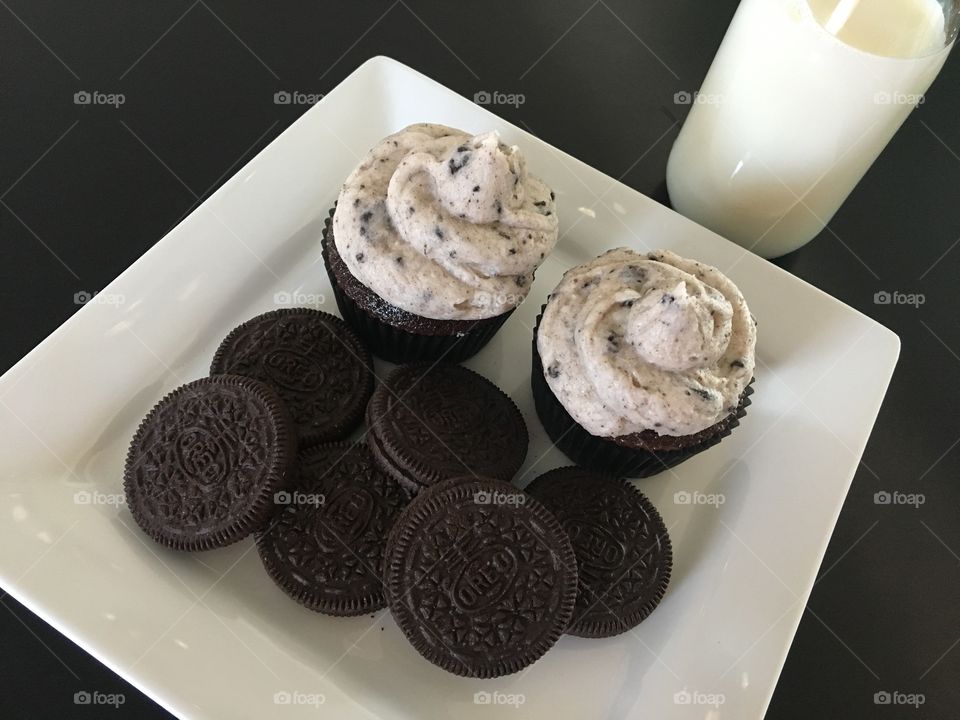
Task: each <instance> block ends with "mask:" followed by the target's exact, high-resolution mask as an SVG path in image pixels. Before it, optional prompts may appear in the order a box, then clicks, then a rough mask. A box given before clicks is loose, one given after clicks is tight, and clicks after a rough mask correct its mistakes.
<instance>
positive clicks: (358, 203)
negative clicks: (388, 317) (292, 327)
mask: <svg viewBox="0 0 960 720" xmlns="http://www.w3.org/2000/svg"><path fill="white" fill-rule="evenodd" d="M333 231H334V232H333V235H334V242H336V246H337V251H338V253H339V254H340V256H341V257H342V258H343V261H344V262H345V263H346V265H347V269H349V270H350V273H351V274H352V275H353V276H354V277H356V278H357V279H358V280H359V281H360V282H362V283H363V284H364V285H366V286H367V287H368V288H370V289H371V290H372V291H373V292H375V293H376V294H377V295H379V296H380V297H382V298H383V299H384V300H386V301H387V302H389V303H391V304H392V305H395V306H397V307H399V308H401V309H403V310H406V311H408V312H411V313H415V314H417V315H420V316H422V317H428V318H435V319H442V320H480V319H483V318H488V317H493V316H496V315H500V314H502V313H505V312H507V311H509V310H511V309H513V308H514V307H516V306H517V305H519V304H520V302H521V301H522V300H523V299H524V298H525V297H526V295H527V292H528V291H529V289H530V284H531V282H532V281H533V273H534V271H535V270H536V269H537V267H538V266H539V265H540V263H541V262H542V261H543V259H544V258H545V257H546V255H547V253H549V252H550V251H551V250H552V249H553V246H554V245H555V244H556V242H557V215H556V207H555V204H554V194H553V193H552V192H551V190H550V188H548V187H547V186H546V185H544V184H543V183H542V182H541V181H540V180H538V179H536V178H535V177H533V176H531V175H529V174H527V169H526V164H525V162H524V158H523V155H521V153H520V151H519V150H518V149H517V148H516V147H515V146H514V147H510V146H507V145H505V144H504V143H502V142H500V139H499V137H498V135H497V134H496V133H495V132H489V133H485V134H483V135H475V136H472V135H470V134H468V133H465V132H463V131H461V130H455V129H453V128H449V127H445V126H443V125H428V124H420V125H411V126H410V127H407V128H405V129H403V130H401V131H400V132H398V133H395V134H393V135H390V136H389V137H387V138H384V139H383V140H381V141H380V143H378V144H377V145H376V147H374V148H373V149H372V150H370V152H369V153H367V155H366V157H365V158H364V159H363V162H361V163H360V165H359V166H358V167H357V168H356V169H355V170H354V171H353V172H352V173H351V174H350V176H349V177H348V178H347V180H346V182H345V183H344V185H343V188H342V189H341V191H340V197H339V200H338V201H337V209H336V212H335V214H334V218H333Z"/></svg>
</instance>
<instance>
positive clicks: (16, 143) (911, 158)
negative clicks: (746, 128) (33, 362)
mask: <svg viewBox="0 0 960 720" xmlns="http://www.w3.org/2000/svg"><path fill="white" fill-rule="evenodd" d="M736 5H737V3H736V2H735V0H709V1H707V0H673V1H672V2H662V1H656V2H654V1H649V2H634V1H632V0H597V1H596V2H593V0H562V1H559V0H536V1H524V2H507V0H492V1H491V2H485V3H462V2H450V1H447V2H440V1H439V0H434V1H433V2H427V1H426V0H397V1H396V2H393V3H392V4H391V3H389V2H372V1H367V2H357V1H352V2H349V3H347V2H344V3H333V2H302V1H301V0H297V1H296V2H292V1H290V2H284V3H278V2H267V1H266V0H263V1H260V2H254V1H253V0H244V1H243V2H238V1H237V0H233V1H232V2H230V1H228V0H196V1H195V2H194V1H193V0H167V1H166V2H147V1H146V0H137V1H133V0H90V1H89V2H69V1H67V0H0V6H2V7H0V57H2V62H0V92H2V102H3V112H2V113H0V157H2V163H0V192H2V195H0V232H2V248H3V250H2V252H3V254H2V262H0V280H2V282H0V293H2V299H3V302H2V303H0V320H2V328H3V338H4V339H3V342H2V343H0V370H5V369H6V368H8V367H10V366H11V365H13V363H15V362H16V361H17V360H18V359H19V358H20V357H22V356H23V355H24V354H26V353H27V352H29V351H30V349H31V348H33V347H34V346H35V345H36V344H37V343H38V342H40V341H41V340H42V339H43V338H44V337H46V336H47V335H48V334H49V333H50V332H51V331H52V330H53V329H54V328H56V327H57V326H58V325H59V324H60V323H62V322H63V321H64V320H66V319H67V318H68V317H69V316H70V315H71V314H73V313H74V312H76V311H77V309H78V305H77V304H75V301H74V295H75V294H76V293H81V292H92V291H96V290H98V289H100V288H102V287H104V286H105V285H106V284H107V283H108V282H110V280H112V279H113V278H114V277H115V276H116V275H117V274H118V273H120V272H121V271H122V270H123V269H124V268H126V267H127V266H128V265H129V264H130V263H131V262H133V261H134V260H135V259H137V258H138V257H139V256H140V255H141V254H143V252H144V251H145V250H147V249H148V248H149V247H150V246H151V245H152V244H153V243H155V242H157V241H158V240H159V239H160V238H161V237H163V235H164V234H165V233H166V232H167V230H169V229H170V227H171V226H172V225H174V224H175V223H177V222H178V221H179V220H180V219H181V218H182V217H183V216H185V215H186V214H187V213H189V212H190V211H191V209H193V208H194V207H195V206H196V205H197V204H198V203H199V202H200V201H201V200H203V198H205V197H206V196H207V195H209V194H210V192H212V191H213V190H214V189H215V188H217V187H218V186H219V185H220V184H221V183H222V182H223V181H224V180H225V179H226V178H228V177H230V176H231V175H232V174H233V173H234V172H235V171H236V170H237V169H238V168H239V167H241V166H242V164H243V163H244V162H246V161H247V160H248V159H250V158H251V157H253V155H255V154H256V153H257V152H258V151H259V150H261V149H262V148H264V147H265V146H266V145H267V144H268V143H269V142H270V141H271V140H273V139H274V138H275V137H276V136H277V135H279V134H280V132H282V131H283V130H284V128H286V127H287V126H288V125H289V124H290V123H292V122H293V121H294V120H295V119H296V118H297V116H298V115H299V114H300V113H301V112H302V111H303V107H302V106H293V105H278V104H275V103H274V101H273V97H274V93H275V92H278V91H298V92H302V93H324V92H327V91H329V90H330V89H331V88H333V87H334V86H335V85H336V84H337V83H339V82H340V81H341V80H342V79H343V78H344V77H346V75H347V74H348V73H350V72H351V71H352V70H353V69H354V68H356V67H357V66H358V65H359V64H360V63H362V62H363V61H364V60H366V59H367V58H369V57H371V56H373V55H379V54H385V55H389V56H392V57H394V58H396V59H398V60H401V61H402V62H405V63H407V64H409V65H411V66H413V67H414V68H416V69H418V70H420V71H422V72H424V73H426V74H427V75H429V76H430V77H432V78H435V79H436V80H438V81H439V82H441V83H443V84H444V85H447V86H448V87H451V88H453V89H454V90H456V91H457V92H459V93H461V94H463V95H465V96H467V97H471V98H472V97H473V96H474V94H475V93H477V92H479V91H483V90H487V91H494V90H497V91H501V92H505V93H522V94H523V95H524V96H525V102H524V104H522V105H520V106H519V107H516V108H514V107H510V106H499V107H498V108H496V110H497V112H498V113H500V114H502V115H503V116H504V117H505V118H506V119H508V120H510V121H511V122H514V123H517V124H523V125H526V126H528V127H529V128H530V129H531V130H532V131H533V132H534V133H536V134H537V135H538V136H539V137H541V138H543V139H544V140H546V141H547V142H550V143H552V144H554V145H556V146H557V147H559V148H561V149H563V150H565V151H567V152H569V153H571V154H572V155H574V156H576V157H578V158H580V159H582V160H584V161H585V162H587V163H588V164H590V165H593V166H594V167H596V168H598V169H600V170H601V171H603V172H605V173H608V174H609V175H611V176H614V177H620V176H621V175H623V174H624V172H625V171H627V169H628V168H629V171H627V172H626V174H625V175H623V178H622V179H623V181H624V182H626V183H627V184H629V185H630V186H632V187H634V188H636V189H637V190H639V191H641V192H644V193H647V194H649V195H652V196H653V197H655V198H657V199H660V200H662V201H666V197H665V191H664V169H665V166H666V162H667V155H668V153H669V150H670V146H671V144H672V142H673V140H674V138H675V137H676V134H677V130H678V127H679V125H678V122H682V119H683V116H684V115H685V113H686V110H687V109H688V106H684V105H682V104H681V105H678V104H676V103H675V102H674V94H675V93H677V92H679V91H691V90H695V89H696V88H697V87H698V86H699V84H700V81H701V80H702V78H703V76H704V74H705V73H706V71H707V67H708V65H709V63H710V60H711V58H712V57H713V54H714V52H715V51H716V48H717V46H718V45H719V43H720V40H721V38H722V36H723V33H724V30H725V29H726V26H727V24H728V22H729V20H730V18H731V16H732V15H733V12H734V10H735V8H736ZM79 91H87V92H93V91H98V92H101V93H105V94H110V93H122V94H123V96H124V102H123V104H122V105H120V106H119V107H118V108H115V107H111V106H104V105H93V104H91V105H81V104H75V103H74V94H75V93H77V92H79ZM958 91H960V61H958V60H956V59H952V60H951V61H950V62H948V64H947V66H946V69H945V70H944V72H943V73H942V75H941V77H940V78H939V79H938V80H937V82H936V84H935V85H934V87H933V88H932V90H931V91H930V93H929V99H928V100H927V101H926V102H925V103H924V104H923V105H922V106H920V108H919V109H918V110H917V111H916V112H914V113H913V115H912V116H911V117H910V118H909V119H908V121H907V122H906V124H905V125H904V127H903V128H902V129H901V130H900V132H899V133H898V135H897V136H896V138H895V139H894V140H893V142H892V143H891V145H890V146H889V147H888V148H887V150H886V151H885V152H884V154H883V156H882V157H881V158H880V160H879V161H878V162H877V163H876V164H875V165H874V167H873V169H872V170H870V172H869V173H868V174H867V176H866V178H865V179H864V180H863V181H862V182H861V183H860V185H859V187H858V188H857V189H856V190H855V191H854V193H853V194H852V195H851V197H850V199H849V200H848V201H847V203H846V205H845V206H844V207H843V209H842V210H841V211H840V212H839V214H838V215H837V216H836V217H835V218H834V220H833V221H832V222H831V224H830V231H829V232H824V233H823V234H822V235H821V236H820V237H819V238H817V239H816V240H815V241H814V242H812V243H811V244H810V245H808V246H807V247H805V248H803V249H802V250H800V251H799V252H797V253H795V254H794V255H793V256H792V257H788V258H786V259H784V260H782V261H780V262H781V264H782V265H783V266H784V267H786V268H787V269H789V270H790V271H791V272H793V273H795V274H796V275H798V276H799V277H801V278H803V279H805V280H807V281H809V282H811V283H813V284H814V285H816V286H817V287H819V288H822V289H823V290H825V291H826V292H828V293H830V294H831V295H833V296H835V297H837V298H839V299H840V300H842V301H843V302H845V303H847V304H849V305H851V306H853V307H855V308H857V309H859V310H861V311H862V312H864V313H866V314H868V315H870V316H871V317H873V318H876V319H877V320H879V321H880V322H882V323H883V324H884V325H886V326H887V327H889V328H892V329H893V330H894V331H895V332H896V333H897V334H898V335H899V336H900V338H901V339H902V341H903V350H902V354H901V357H900V363H899V366H898V368H897V371H896V373H895V375H894V377H893V382H892V385H891V386H890V390H889V392H888V394H887V398H886V401H885V402H884V405H883V408H882V409H881V411H880V416H879V419H878V420H877V424H876V427H875V429H874V431H873V436H872V438H871V440H870V442H869V444H868V446H867V450H866V454H865V455H864V459H863V462H862V463H861V467H860V470H859V472H858V473H857V476H856V479H855V480H854V482H853V487H852V489H851V491H850V494H849V497H848V498H847V501H846V504H845V506H844V508H843V513H842V514H841V516H840V521H839V523H838V525H837V528H836V531H835V532H834V535H833V540H832V542H831V543H830V547H829V550H828V551H827V555H826V558H825V560H824V564H823V567H822V569H821V572H820V579H819V580H818V582H817V584H816V586H815V587H814V590H813V595H812V597H811V599H810V603H809V606H808V608H807V611H806V612H805V613H804V616H803V620H802V623H801V625H800V629H799V632H798V633H797V636H796V640H795V641H794V644H793V648H792V650H791V651H790V655H789V657H788V659H787V663H786V667H785V668H784V671H783V675H782V676H781V678H780V682H779V685H778V686H777V690H776V694H775V695H774V698H773V703H772V706H771V708H770V711H769V713H768V717H769V718H771V720H774V719H775V720H786V719H788V718H804V719H805V720H806V719H807V718H811V717H813V718H841V717H842V718H886V717H890V718H895V717H909V718H952V717H955V709H956V708H957V707H958V706H960V685H958V683H957V682H956V679H957V677H958V676H960V647H957V646H958V644H960V613H958V611H957V602H956V598H958V597H960V568H958V566H960V523H958V522H957V515H958V508H960V503H958V499H960V492H958V487H957V480H958V477H960V448H958V447H957V445H958V442H960V437H958V435H960V420H958V418H960V414H958V408H960V402H958V401H960V324H958V322H957V313H956V308H957V305H956V303H958V300H960V289H958V283H957V278H958V275H960V250H957V249H956V246H957V245H958V241H960V203H958V202H957V193H958V190H957V188H958V187H960V125H958V122H957V118H958V117H960V92H958ZM427 115H429V113H428V112H427ZM424 119H429V117H426V116H425V118H424ZM638 158H640V159H639V160H638ZM317 162H323V158H317ZM895 290H896V291H901V292H906V293H922V294H923V295H924V296H925V303H924V304H923V305H922V306H920V307H919V308H914V307H911V306H907V305H878V304H875V303H874V294H875V293H877V292H880V291H890V292H892V291H895ZM769 481H770V482H777V478H775V477H772V478H769ZM0 482H2V480H0ZM882 490H888V491H892V490H898V491H902V492H912V493H922V494H923V496H924V499H925V502H924V504H923V505H921V506H920V507H918V508H913V507H905V506H891V505H878V504H876V503H875V502H874V494H875V493H876V492H878V491H882ZM3 521H8V520H3ZM64 592H70V589H69V588H64ZM0 602H2V604H3V606H4V609H3V610H0V637H2V639H3V646H2V649H0V717H4V718H14V717H16V718H20V717H23V718H58V717H81V718H82V717H91V718H92V717H110V718H114V717H115V718H121V717H131V718H162V717H169V715H168V714H167V713H165V712H164V711H163V710H161V709H160V708H159V707H157V706H156V705H154V704H153V703H152V702H151V701H149V700H148V699H147V698H145V697H144V696H143V695H141V694H140V693H139V692H138V691H137V690H135V689H134V688H132V687H131V686H129V685H128V684H127V683H125V682H124V681H123V680H121V679H120V678H119V677H117V676H115V675H114V674H113V673H111V672H110V671H109V670H107V669H106V668H105V667H104V666H102V665H101V664H100V663H99V662H97V661H96V660H95V659H93V658H92V657H90V656H89V655H87V654H86V653H85V652H83V651H82V650H80V649H79V648H77V647H76V646H75V645H73V644H72V643H71V642H70V641H68V640H66V639H65V638H64V637H62V636H61V635H59V634H58V633H57V632H56V631H54V630H53V629H52V628H50V627H49V626H48V625H46V624H45V623H44V622H42V621H41V620H40V619H38V618H37V617H35V616H34V615H33V614H31V613H30V612H28V611H26V610H25V609H24V608H23V607H21V606H20V605H18V604H17V603H16V602H15V601H14V600H13V599H12V598H10V597H9V596H5V595H4V596H3V599H2V601H0ZM198 682H202V679H198ZM94 690H97V691H99V692H103V693H116V692H119V693H123V694H124V696H125V700H126V702H125V703H124V705H123V706H122V707H121V708H120V709H119V710H113V709H110V708H103V707H99V708H93V707H86V706H82V705H76V704H74V693H76V692H80V691H94ZM894 691H899V692H903V693H922V694H923V695H924V697H925V704H924V705H923V706H922V707H921V709H920V710H919V711H917V710H914V709H912V708H904V707H886V706H877V705H876V704H875V703H874V695H875V693H878V692H894Z"/></svg>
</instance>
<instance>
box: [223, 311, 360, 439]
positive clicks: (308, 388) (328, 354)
mask: <svg viewBox="0 0 960 720" xmlns="http://www.w3.org/2000/svg"><path fill="white" fill-rule="evenodd" d="M372 368H373V361H372V360H371V358H370V353H369V351H368V350H367V349H366V347H364V345H363V343H361V342H360V340H359V339H358V338H357V336H356V335H354V333H353V331H351V330H350V328H349V327H347V325H346V323H344V322H343V321H342V320H341V319H340V318H338V317H335V316H333V315H330V314H329V313H325V312H321V311H319V310H313V309H310V308H284V309H282V310H274V311H272V312H268V313H264V314H263V315H258V316H257V317H255V318H253V319H251V320H248V321H247V322H245V323H243V324H242V325H240V326H239V327H237V328H235V329H234V330H233V331H232V332H230V334H229V335H227V337H226V338H225V339H224V341H223V342H222V343H220V347H219V348H217V352H216V354H215V355H214V357H213V362H212V363H211V365H210V374H211V375H219V374H221V373H231V374H235V375H245V376H247V377H252V378H256V379H257V380H261V381H263V382H265V383H267V384H269V385H270V386H272V387H273V388H274V389H275V390H276V391H277V394H279V395H280V397H281V398H282V399H283V401H284V402H285V403H286V405H287V407H288V408H289V410H290V414H291V415H292V416H293V420H294V422H295V423H296V426H297V434H298V436H299V439H300V445H301V447H307V446H310V445H315V444H317V443H320V442H327V441H330V440H339V439H342V438H345V437H346V436H347V435H349V434H350V433H351V432H352V431H353V429H354V428H356V427H357V425H359V424H360V421H361V419H362V418H363V410H364V408H365V407H366V404H367V400H369V399H370V393H372V392H373V371H372Z"/></svg>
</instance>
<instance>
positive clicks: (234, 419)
mask: <svg viewBox="0 0 960 720" xmlns="http://www.w3.org/2000/svg"><path fill="white" fill-rule="evenodd" d="M295 453H296V434H295V430H294V426H293V422H292V421H291V419H290V416H289V415H288V413H287V410H286V407H285V406H284V405H283V403H282V402H281V400H280V398H279V397H277V394H276V393H275V392H274V391H273V390H272V389H271V388H270V387H269V386H267V385H265V384H264V383H261V382H258V381H257V380H253V379H251V378H245V377H239V376H236V375H218V376H216V377H211V378H203V379H201V380H195V381H194V382H191V383H187V384H186V385H183V386H181V387H179V388H177V389H176V390H174V391H173V392H171V393H170V394H169V395H167V396H166V397H164V398H163V399H162V400H161V401H160V402H159V403H157V405H156V406H154V408H153V409H152V410H151V411H150V412H149V414H148V415H147V416H146V418H144V420H143V422H142V423H141V424H140V427H139V429H138V430H137V432H136V434H135V435H134V438H133V441H132V442H131V443H130V450H129V452H128V453H127V461H126V466H125V468H124V480H123V485H124V491H125V493H126V499H127V506H128V507H129V508H130V512H131V514H132V515H133V519H134V520H135V521H136V523H137V525H139V526H140V527H141V528H142V529H143V531H144V532H145V533H146V534H147V535H149V536H150V537H151V538H153V539H154V540H156V541H157V542H158V543H160V544H162V545H166V546H167V547H170V548H173V549H175V550H209V549H212V548H216V547H222V546H224V545H229V544H230V543H232V542H236V541H237V540H240V539H241V538H244V537H246V536H247V535H249V534H250V533H251V532H253V531H254V530H257V529H258V528H259V527H260V526H261V525H262V524H263V523H264V522H265V521H266V520H267V519H268V518H269V516H270V514H271V513H272V511H273V502H272V501H273V495H274V493H275V492H277V491H278V490H279V489H280V488H281V487H283V485H284V484H285V483H286V482H287V480H288V477H289V473H290V470H291V466H292V463H293V460H294V455H295Z"/></svg>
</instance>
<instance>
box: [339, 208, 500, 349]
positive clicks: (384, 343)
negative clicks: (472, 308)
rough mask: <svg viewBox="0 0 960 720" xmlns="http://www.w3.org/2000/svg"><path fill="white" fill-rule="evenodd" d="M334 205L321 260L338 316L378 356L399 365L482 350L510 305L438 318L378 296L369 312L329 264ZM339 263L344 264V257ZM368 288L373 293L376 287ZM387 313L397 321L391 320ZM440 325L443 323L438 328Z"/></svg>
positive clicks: (495, 331) (358, 282)
mask: <svg viewBox="0 0 960 720" xmlns="http://www.w3.org/2000/svg"><path fill="white" fill-rule="evenodd" d="M335 209H336V208H334V209H331V210H330V215H329V216H328V217H327V219H326V222H325V224H324V228H323V238H322V241H321V251H322V255H323V264H324V267H326V269H327V275H328V276H329V278H330V284H331V286H332V287H333V296H334V298H336V301H337V308H339V310H340V315H341V316H343V319H344V320H345V321H346V323H347V324H348V325H349V326H350V327H351V328H352V329H353V331H354V332H355V333H357V335H359V336H360V338H361V340H363V341H364V343H365V344H366V345H367V347H369V348H370V351H371V352H372V353H373V354H374V355H376V356H377V357H379V358H382V359H384V360H388V361H389V362H392V363H397V364H402V363H410V362H417V361H439V360H444V361H446V362H452V363H459V362H463V361H464V360H467V359H468V358H471V357H473V356H474V355H476V354H477V353H478V352H480V350H482V349H483V347H484V346H485V345H486V344H487V343H488V342H490V340H491V339H492V338H493V336H494V335H496V334H497V331H499V330H500V328H501V327H502V326H503V324H504V323H505V322H506V321H507V318H509V317H510V315H511V314H512V313H513V309H511V310H509V311H507V312H505V313H502V314H500V315H496V316H494V317H491V318H484V319H482V320H475V321H463V320H450V321H436V320H430V319H429V318H422V317H420V316H418V315H414V314H413V313H409V312H407V311H405V310H402V309H401V308H398V307H395V306H393V305H390V304H389V303H387V302H386V301H384V300H383V299H382V298H379V297H377V298H376V305H377V307H376V308H375V309H376V311H377V312H376V313H374V312H371V308H369V307H366V306H364V305H363V304H362V303H360V302H358V301H357V300H356V299H355V298H354V297H353V296H351V294H350V293H348V292H347V290H346V289H345V288H344V287H343V286H342V285H341V283H340V280H339V278H338V277H337V273H336V272H334V270H333V269H332V268H331V259H330V250H329V245H330V244H332V242H333V231H332V225H333V213H334V210H335ZM340 262H341V263H342V260H341V261H340ZM344 267H345V266H344ZM351 277H352V276H351ZM356 284H357V285H359V284H360V281H359V280H357V281H356ZM368 292H370V293H371V294H372V291H368ZM386 318H390V319H391V320H393V321H394V322H393V323H391V322H388V321H387V319H386ZM411 325H412V326H422V325H429V326H433V328H432V329H433V332H431V333H420V332H416V331H414V330H411V327H410V326H411ZM438 325H439V326H440V327H439V328H437V327H436V326H438ZM443 326H448V327H447V328H446V329H447V330H448V332H443V329H444V327H443Z"/></svg>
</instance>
